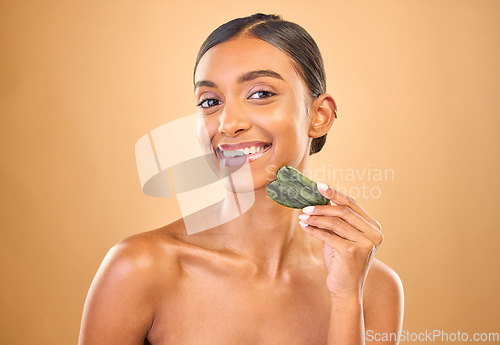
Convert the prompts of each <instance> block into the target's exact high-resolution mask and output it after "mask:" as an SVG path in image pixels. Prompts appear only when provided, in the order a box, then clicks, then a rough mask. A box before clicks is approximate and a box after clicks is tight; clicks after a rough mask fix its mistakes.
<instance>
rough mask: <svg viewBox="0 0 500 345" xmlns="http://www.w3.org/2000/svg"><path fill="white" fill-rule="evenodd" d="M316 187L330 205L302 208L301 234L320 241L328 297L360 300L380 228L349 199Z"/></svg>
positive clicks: (328, 188) (321, 184) (333, 190)
mask: <svg viewBox="0 0 500 345" xmlns="http://www.w3.org/2000/svg"><path fill="white" fill-rule="evenodd" d="M317 186H318V190H319V192H320V193H321V194H322V195H323V196H325V197H326V198H328V199H330V204H329V205H316V206H308V207H305V208H304V209H303V212H304V213H303V214H301V215H300V216H299V218H300V222H299V223H300V225H301V227H302V229H304V231H305V232H307V233H308V234H309V235H311V236H314V237H316V238H318V239H320V240H322V241H323V261H324V263H325V267H326V269H327V271H328V277H327V287H328V290H329V291H330V293H331V295H332V297H342V298H344V297H352V296H356V297H357V298H359V299H360V300H361V298H362V296H363V285H364V282H365V278H366V275H367V273H368V269H369V267H370V263H371V261H372V259H373V256H374V255H375V252H376V251H377V249H378V247H379V246H380V244H381V243H382V241H383V238H384V237H383V235H382V233H381V232H380V230H381V226H380V224H379V223H378V222H377V221H376V220H375V219H374V218H373V217H371V216H370V215H369V214H368V213H366V212H365V210H363V209H362V208H361V206H359V205H358V204H357V203H356V201H355V200H354V199H352V198H351V197H349V196H347V195H345V194H342V193H340V192H339V191H337V190H335V189H333V188H331V187H329V186H327V185H325V184H323V183H318V184H317Z"/></svg>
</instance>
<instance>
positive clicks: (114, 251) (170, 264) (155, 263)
mask: <svg viewBox="0 0 500 345" xmlns="http://www.w3.org/2000/svg"><path fill="white" fill-rule="evenodd" d="M184 237H185V230H184V227H183V222H182V220H181V219H179V220H177V221H174V222H173V223H170V224H168V225H165V226H163V227H161V228H158V229H155V230H150V231H146V232H142V233H138V234H135V235H132V236H129V237H127V238H125V239H123V240H121V241H120V242H118V243H117V244H115V245H114V246H113V247H112V248H111V249H110V250H109V252H108V254H107V255H106V258H105V259H104V261H103V264H105V263H107V262H109V264H113V265H114V266H117V268H119V271H121V272H122V273H123V274H127V273H129V274H140V275H141V276H142V278H145V277H147V275H148V274H149V273H151V274H153V275H154V276H156V277H158V274H159V273H167V272H168V273H169V274H172V273H175V272H176V270H175V266H176V263H177V256H178V250H179V248H181V247H182V246H183V245H185V244H186V243H185V241H184V240H183V238H184Z"/></svg>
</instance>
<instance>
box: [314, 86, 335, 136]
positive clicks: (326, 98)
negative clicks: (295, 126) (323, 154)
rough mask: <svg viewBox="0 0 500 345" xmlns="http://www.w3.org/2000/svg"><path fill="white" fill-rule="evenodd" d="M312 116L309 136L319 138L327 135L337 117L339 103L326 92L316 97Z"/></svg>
mask: <svg viewBox="0 0 500 345" xmlns="http://www.w3.org/2000/svg"><path fill="white" fill-rule="evenodd" d="M310 116H311V124H310V127H309V137H311V138H319V137H321V136H323V135H325V134H326V133H327V132H328V131H329V130H330V128H331V127H332V125H333V121H334V120H335V119H336V118H337V104H336V103H335V100H334V99H333V97H332V96H331V95H330V94H328V93H324V94H322V95H320V96H319V97H318V98H315V99H314V100H313V102H312V103H311V108H310Z"/></svg>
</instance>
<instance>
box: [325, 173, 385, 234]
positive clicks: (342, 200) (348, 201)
mask: <svg viewBox="0 0 500 345" xmlns="http://www.w3.org/2000/svg"><path fill="white" fill-rule="evenodd" d="M316 185H317V187H318V191H319V192H320V193H321V194H322V195H323V196H324V197H325V198H327V199H330V201H331V202H333V203H335V204H336V205H339V206H340V205H344V206H349V207H350V208H352V209H353V210H354V211H356V212H357V213H358V214H359V215H361V217H363V218H364V219H366V221H367V222H369V223H370V224H373V225H374V226H375V227H376V228H377V229H379V230H382V227H381V226H380V223H379V222H378V221H377V220H376V219H375V218H373V217H372V216H370V215H369V214H368V212H366V211H365V210H364V209H363V208H362V207H361V206H360V205H359V204H358V203H357V202H356V200H354V199H353V198H351V197H350V196H349V195H346V194H344V193H341V192H339V191H338V190H336V189H335V188H333V187H330V186H328V185H327V184H324V183H321V182H318V183H317V184H316Z"/></svg>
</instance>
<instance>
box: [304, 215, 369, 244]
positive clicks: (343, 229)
mask: <svg viewBox="0 0 500 345" xmlns="http://www.w3.org/2000/svg"><path fill="white" fill-rule="evenodd" d="M299 218H300V219H301V222H302V223H304V224H307V225H311V226H314V227H316V228H320V229H324V230H328V231H332V232H334V233H336V234H337V235H339V236H340V237H342V238H345V239H346V240H349V241H352V242H363V241H365V240H367V237H366V236H364V235H363V234H362V233H361V232H360V231H358V230H357V229H356V228H354V227H353V226H351V225H350V224H349V223H347V222H346V221H345V220H343V219H342V218H339V217H325V216H309V215H301V216H299Z"/></svg>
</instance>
